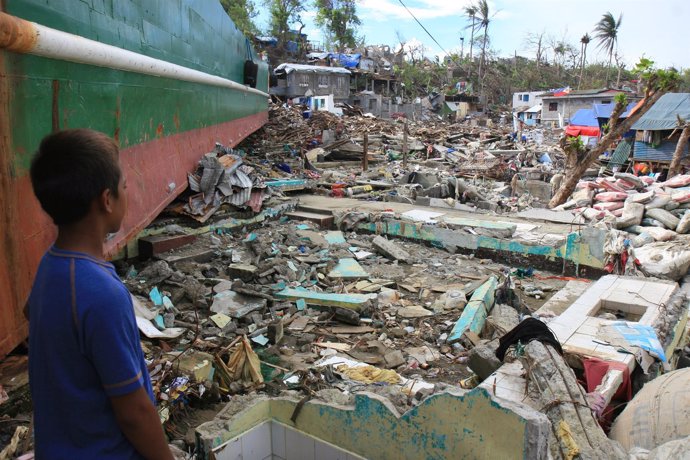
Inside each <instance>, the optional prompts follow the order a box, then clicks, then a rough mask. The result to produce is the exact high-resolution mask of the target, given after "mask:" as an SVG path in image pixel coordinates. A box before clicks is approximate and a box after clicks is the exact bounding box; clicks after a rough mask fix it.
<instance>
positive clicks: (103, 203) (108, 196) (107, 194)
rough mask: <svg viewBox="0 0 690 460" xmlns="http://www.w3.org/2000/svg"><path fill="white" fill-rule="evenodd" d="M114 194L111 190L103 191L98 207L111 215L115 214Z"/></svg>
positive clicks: (99, 197) (99, 196)
mask: <svg viewBox="0 0 690 460" xmlns="http://www.w3.org/2000/svg"><path fill="white" fill-rule="evenodd" d="M113 198H114V197H113V192H112V190H110V189H109V188H107V189H105V190H103V191H102V192H101V194H100V195H98V207H99V208H100V209H101V210H102V211H104V212H106V213H108V214H110V213H111V212H113Z"/></svg>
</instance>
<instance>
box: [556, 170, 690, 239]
mask: <svg viewBox="0 0 690 460" xmlns="http://www.w3.org/2000/svg"><path fill="white" fill-rule="evenodd" d="M556 209H560V210H567V209H571V210H574V211H576V212H577V213H578V214H581V215H582V216H583V217H584V218H585V219H587V220H588V221H590V222H600V221H604V222H606V223H609V224H611V226H612V227H613V228H615V229H620V230H625V231H627V232H629V233H634V234H637V235H639V236H641V237H642V238H636V239H637V240H639V241H635V240H633V246H637V245H644V244H646V243H648V242H651V241H668V240H670V239H673V238H674V237H675V236H676V234H679V233H680V234H686V233H690V212H688V211H690V175H679V176H675V177H672V178H671V179H669V180H667V181H666V182H656V181H655V180H654V178H652V177H646V176H643V177H638V176H634V175H632V174H627V173H616V174H614V176H613V177H612V178H611V177H599V178H597V179H596V180H592V181H580V182H579V183H578V185H577V189H576V192H575V193H574V194H573V195H572V197H571V199H570V201H568V202H566V203H564V204H563V205H561V206H559V207H558V208H556ZM636 243H637V244H636Z"/></svg>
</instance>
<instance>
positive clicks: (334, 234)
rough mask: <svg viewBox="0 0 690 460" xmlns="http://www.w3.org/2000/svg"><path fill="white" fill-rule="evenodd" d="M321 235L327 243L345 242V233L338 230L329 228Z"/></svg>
mask: <svg viewBox="0 0 690 460" xmlns="http://www.w3.org/2000/svg"><path fill="white" fill-rule="evenodd" d="M323 237H324V238H325V239H326V241H327V242H328V244H345V242H346V241H345V235H343V232H341V231H340V230H331V231H329V232H326V233H325V234H324V235H323Z"/></svg>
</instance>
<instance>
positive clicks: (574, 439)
mask: <svg viewBox="0 0 690 460" xmlns="http://www.w3.org/2000/svg"><path fill="white" fill-rule="evenodd" d="M520 360H521V361H522V363H523V366H524V367H525V368H526V369H527V372H528V376H529V381H530V384H531V385H533V386H534V388H535V389H536V390H537V392H538V395H539V398H540V403H541V405H542V407H544V409H543V412H544V413H546V416H547V417H548V418H549V420H551V426H552V430H553V433H552V436H551V440H550V443H549V450H550V451H551V455H552V457H553V458H573V457H574V456H577V455H579V456H580V457H581V458H610V459H621V460H622V459H627V458H628V456H627V455H626V453H625V451H624V450H623V449H622V448H621V447H620V445H618V444H617V443H614V442H613V441H611V440H610V439H609V438H607V437H606V434H605V433H604V430H602V429H601V426H600V425H599V423H598V422H597V420H596V418H595V416H594V413H593V412H592V410H591V409H590V408H589V405H588V404H587V398H586V396H585V392H584V390H583V389H582V387H581V386H580V385H579V384H578V382H577V377H576V376H575V373H574V372H573V370H572V369H571V368H570V367H569V366H568V365H567V364H566V362H565V360H564V359H563V358H562V357H561V355H560V354H559V353H558V352H557V351H556V350H554V349H553V347H552V346H551V345H548V344H543V343H541V342H538V341H532V342H530V343H529V344H527V346H526V347H525V355H524V356H523V357H521V358H520Z"/></svg>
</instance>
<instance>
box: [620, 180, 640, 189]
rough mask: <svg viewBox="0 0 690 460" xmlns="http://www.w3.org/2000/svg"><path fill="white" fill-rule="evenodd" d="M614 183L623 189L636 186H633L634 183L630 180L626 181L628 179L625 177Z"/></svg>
mask: <svg viewBox="0 0 690 460" xmlns="http://www.w3.org/2000/svg"><path fill="white" fill-rule="evenodd" d="M615 184H616V186H617V187H620V188H622V189H623V190H634V189H636V188H637V187H636V186H635V184H633V183H632V182H628V181H627V180H625V179H618V180H617V181H616V182H615Z"/></svg>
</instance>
